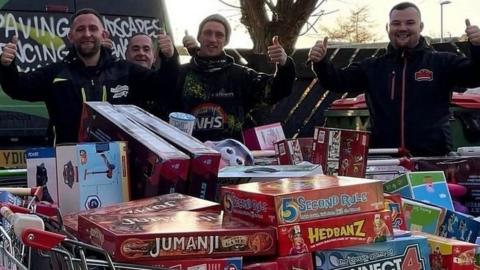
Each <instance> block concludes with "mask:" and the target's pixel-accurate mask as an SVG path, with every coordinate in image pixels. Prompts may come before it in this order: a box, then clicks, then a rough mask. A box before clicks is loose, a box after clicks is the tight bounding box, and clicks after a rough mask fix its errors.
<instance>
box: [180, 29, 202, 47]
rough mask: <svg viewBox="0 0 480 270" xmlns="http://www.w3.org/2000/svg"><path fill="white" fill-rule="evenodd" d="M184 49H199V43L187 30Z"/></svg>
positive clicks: (183, 41)
mask: <svg viewBox="0 0 480 270" xmlns="http://www.w3.org/2000/svg"><path fill="white" fill-rule="evenodd" d="M182 43H183V47H185V48H187V50H188V51H190V50H194V49H196V48H198V44H197V41H196V40H195V38H194V37H192V36H190V35H189V34H188V31H187V30H185V36H184V37H183V39H182Z"/></svg>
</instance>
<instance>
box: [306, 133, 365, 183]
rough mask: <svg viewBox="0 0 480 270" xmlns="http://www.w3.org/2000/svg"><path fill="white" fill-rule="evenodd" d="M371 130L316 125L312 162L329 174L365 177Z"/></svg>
mask: <svg viewBox="0 0 480 270" xmlns="http://www.w3.org/2000/svg"><path fill="white" fill-rule="evenodd" d="M369 134H370V133H369V132H366V131H357V130H347V129H336V128H325V127H315V130H314V135H313V149H312V150H313V156H312V162H313V163H315V164H320V165H322V167H323V171H324V173H325V174H327V175H342V176H353V177H365V171H366V167H367V156H368V148H369V147H368V144H369V137H370V136H369Z"/></svg>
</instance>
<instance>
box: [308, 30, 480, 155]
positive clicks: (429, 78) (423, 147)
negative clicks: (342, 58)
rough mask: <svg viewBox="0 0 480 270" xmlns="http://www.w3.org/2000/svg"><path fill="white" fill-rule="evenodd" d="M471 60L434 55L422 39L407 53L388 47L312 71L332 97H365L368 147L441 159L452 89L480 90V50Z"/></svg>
mask: <svg viewBox="0 0 480 270" xmlns="http://www.w3.org/2000/svg"><path fill="white" fill-rule="evenodd" d="M471 52H472V59H471V60H470V59H468V58H465V57H461V56H458V55H455V54H452V53H447V52H437V51H434V50H433V49H432V48H431V47H429V46H428V45H427V43H426V42H425V40H424V38H421V39H420V42H419V44H418V45H417V46H416V47H415V48H414V49H411V50H398V49H394V48H393V47H392V46H391V45H389V47H388V49H387V52H386V54H385V55H383V56H380V57H372V58H368V59H365V60H363V61H361V62H360V63H353V64H351V65H350V66H348V67H346V68H343V69H336V68H335V67H334V66H333V64H332V63H331V62H329V61H328V60H322V61H320V62H319V63H315V64H314V65H313V69H314V71H315V73H316V74H317V76H318V78H319V81H320V83H321V84H322V85H323V86H324V87H325V88H326V89H328V90H331V91H335V92H347V91H351V92H365V98H366V101H367V105H368V109H369V112H370V123H371V131H372V137H371V138H372V143H371V147H375V148H384V147H393V148H396V147H404V148H407V149H408V150H410V151H411V153H412V154H414V155H443V154H447V153H448V152H449V151H450V150H451V147H452V138H451V131H450V126H449V116H450V112H449V103H450V99H451V91H452V90H453V89H454V87H456V86H458V87H475V86H478V85H480V75H479V74H480V47H478V46H471Z"/></svg>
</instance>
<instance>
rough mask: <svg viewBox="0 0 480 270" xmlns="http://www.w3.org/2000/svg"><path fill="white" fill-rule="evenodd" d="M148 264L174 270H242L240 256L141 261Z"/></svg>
mask: <svg viewBox="0 0 480 270" xmlns="http://www.w3.org/2000/svg"><path fill="white" fill-rule="evenodd" d="M142 263H145V264H148V265H150V266H156V267H162V268H167V269H174V270H242V269H244V268H243V260H242V257H230V258H195V259H192V258H191V259H182V260H171V261H158V262H155V261H153V262H142Z"/></svg>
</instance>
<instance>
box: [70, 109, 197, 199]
mask: <svg viewBox="0 0 480 270" xmlns="http://www.w3.org/2000/svg"><path fill="white" fill-rule="evenodd" d="M79 138H80V140H81V141H113V140H125V141H128V146H129V149H130V152H129V158H130V171H131V172H132V175H131V179H132V186H131V191H132V198H133V199H141V198H145V197H151V196H155V195H159V194H166V193H173V192H178V193H187V176H188V168H189V165H190V158H189V157H188V156H187V155H186V154H184V153H183V152H181V151H180V150H178V149H176V148H175V147H173V146H172V145H170V144H169V143H167V142H166V141H165V140H164V139H162V138H160V137H159V136H157V135H156V134H155V133H153V132H151V131H150V130H148V129H147V128H145V127H143V126H141V125H139V124H137V123H134V122H133V121H131V120H129V119H128V118H127V117H126V116H125V115H123V114H122V113H120V112H118V111H117V110H115V108H114V107H113V106H112V105H111V104H109V103H107V102H86V103H85V104H84V110H83V113H82V122H81V125H80V134H79Z"/></svg>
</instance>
